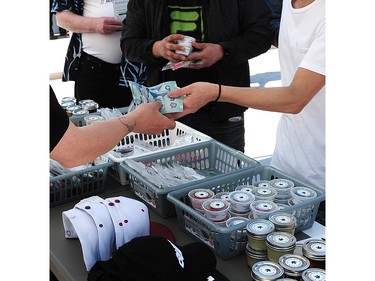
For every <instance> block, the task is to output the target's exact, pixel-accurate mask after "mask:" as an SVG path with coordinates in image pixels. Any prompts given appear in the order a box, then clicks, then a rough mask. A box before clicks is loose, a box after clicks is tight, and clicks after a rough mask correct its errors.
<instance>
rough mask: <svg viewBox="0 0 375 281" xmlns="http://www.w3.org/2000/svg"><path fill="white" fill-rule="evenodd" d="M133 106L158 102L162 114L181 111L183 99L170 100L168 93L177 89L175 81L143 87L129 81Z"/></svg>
mask: <svg viewBox="0 0 375 281" xmlns="http://www.w3.org/2000/svg"><path fill="white" fill-rule="evenodd" d="M129 84H130V89H131V91H132V95H133V102H134V104H135V106H137V105H139V104H141V103H149V102H154V101H157V100H159V101H160V102H161V104H162V107H161V108H160V112H161V113H162V114H166V113H175V112H182V111H183V98H182V97H178V98H170V97H168V93H169V92H171V91H174V90H176V89H178V86H177V83H176V81H167V82H163V83H161V84H158V85H155V86H151V87H145V86H143V85H140V84H138V83H136V82H132V81H129Z"/></svg>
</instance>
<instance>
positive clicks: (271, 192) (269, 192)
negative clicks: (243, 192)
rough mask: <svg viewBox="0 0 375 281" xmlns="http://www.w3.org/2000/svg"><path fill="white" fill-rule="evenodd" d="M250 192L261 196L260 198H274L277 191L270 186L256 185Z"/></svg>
mask: <svg viewBox="0 0 375 281" xmlns="http://www.w3.org/2000/svg"><path fill="white" fill-rule="evenodd" d="M252 193H253V194H254V195H255V196H256V197H261V198H264V199H266V198H274V197H275V196H276V194H277V191H276V190H275V189H274V188H272V187H263V186H258V187H255V188H254V189H253V190H252Z"/></svg>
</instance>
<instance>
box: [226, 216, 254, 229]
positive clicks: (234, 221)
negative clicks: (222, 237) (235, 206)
mask: <svg viewBox="0 0 375 281" xmlns="http://www.w3.org/2000/svg"><path fill="white" fill-rule="evenodd" d="M248 220H249V219H248V218H244V217H231V218H230V219H228V220H227V221H226V225H227V227H231V226H233V225H238V224H240V223H244V222H247V221H248Z"/></svg>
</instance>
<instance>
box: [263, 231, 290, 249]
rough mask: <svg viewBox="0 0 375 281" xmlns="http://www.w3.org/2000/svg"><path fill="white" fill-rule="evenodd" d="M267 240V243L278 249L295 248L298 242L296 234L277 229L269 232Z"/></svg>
mask: <svg viewBox="0 0 375 281" xmlns="http://www.w3.org/2000/svg"><path fill="white" fill-rule="evenodd" d="M266 240H267V242H266V243H268V244H269V245H270V246H271V247H273V248H276V249H293V248H295V246H296V242H297V239H296V237H295V236H294V235H292V234H290V233H288V232H282V231H275V232H272V233H270V234H268V235H267V238H266Z"/></svg>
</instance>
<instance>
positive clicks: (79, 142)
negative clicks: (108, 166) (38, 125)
mask: <svg viewBox="0 0 375 281" xmlns="http://www.w3.org/2000/svg"><path fill="white" fill-rule="evenodd" d="M121 119H122V122H123V123H125V124H128V125H129V127H127V126H124V125H123V124H122V123H121V122H120V121H119V120H118V119H112V120H109V121H105V122H98V123H94V124H91V125H89V126H84V127H76V126H75V125H74V124H73V123H70V125H69V128H68V130H67V131H66V133H65V135H64V137H63V138H62V139H61V140H60V142H59V143H58V145H57V146H56V147H55V149H54V150H53V151H52V152H51V154H50V156H51V158H52V159H55V160H57V161H59V162H60V164H61V165H63V166H64V167H67V168H71V167H76V166H79V165H82V164H86V163H89V162H91V161H92V160H94V159H96V158H97V157H99V156H100V155H103V154H104V153H106V152H108V151H110V150H111V149H112V148H114V147H115V146H116V145H117V144H118V143H119V141H120V140H121V139H123V138H124V136H125V135H126V134H128V133H129V132H130V130H131V126H133V125H134V122H135V121H134V120H132V119H131V118H129V117H128V116H126V117H122V118H121Z"/></svg>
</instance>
